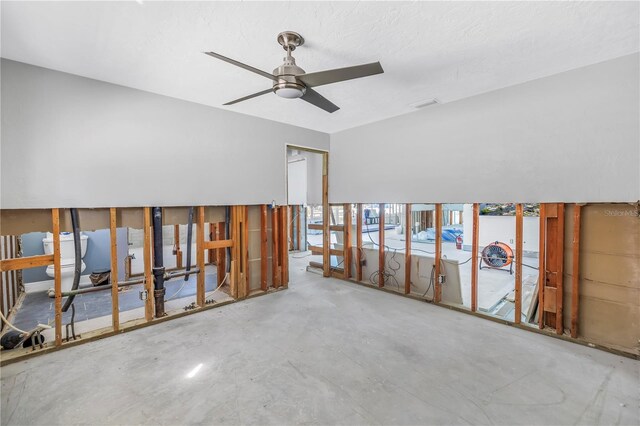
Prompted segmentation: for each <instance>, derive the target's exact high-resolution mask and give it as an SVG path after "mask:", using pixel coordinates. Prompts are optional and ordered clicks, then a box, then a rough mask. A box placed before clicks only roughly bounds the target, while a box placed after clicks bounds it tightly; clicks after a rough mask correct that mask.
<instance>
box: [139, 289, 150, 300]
mask: <svg viewBox="0 0 640 426" xmlns="http://www.w3.org/2000/svg"><path fill="white" fill-rule="evenodd" d="M148 298H149V292H148V291H147V290H142V291H141V292H140V300H143V301H144V300H147V299H148Z"/></svg>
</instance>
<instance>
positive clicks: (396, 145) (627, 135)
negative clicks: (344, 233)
mask: <svg viewBox="0 0 640 426" xmlns="http://www.w3.org/2000/svg"><path fill="white" fill-rule="evenodd" d="M638 62H639V55H638V54H633V55H629V56H624V57H621V58H618V59H614V60H611V61H607V62H603V63H600V64H596V65H591V66H588V67H584V68H580V69H576V70H572V71H568V72H565V73H561V74H556V75H553V76H550V77H545V78H541V79H539V80H534V81H531V82H528V83H525V84H520V85H516V86H512V87H509V88H505V89H501V90H496V91H493V92H489V93H486V94H482V95H478V96H475V97H472V98H468V99H463V100H460V101H456V102H451V103H449V104H443V105H437V106H432V107H427V108H425V109H424V110H420V111H417V112H415V113H412V114H407V115H402V116H398V117H395V118H391V119H388V120H384V121H379V122H376V123H372V124H368V125H365V126H362V127H358V128H354V129H350V130H345V131H343V132H339V133H336V134H332V135H331V161H330V162H329V200H330V202H332V203H344V202H362V203H379V202H395V203H407V202H419V201H427V202H473V201H478V202H559V201H563V202H598V201H637V200H638V199H640V167H639V166H638V164H639V163H640V133H639V127H640V118H639V116H640V111H639V103H640V96H639V83H638V75H639V72H640V70H639V66H638ZM433 95H434V94H433V93H432V94H429V96H433ZM435 95H437V94H435ZM425 96H426V95H425ZM427 97H428V96H427Z"/></svg>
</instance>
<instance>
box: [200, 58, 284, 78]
mask: <svg viewBox="0 0 640 426" xmlns="http://www.w3.org/2000/svg"><path fill="white" fill-rule="evenodd" d="M204 54H205V55H209V56H211V57H214V58H217V59H220V60H222V61H225V62H228V63H230V64H232V65H235V66H237V67H240V68H244V69H245V70H247V71H251V72H254V73H256V74H258V75H261V76H263V77H267V78H268V79H270V80H274V81H278V78H277V77H276V76H274V75H273V74H270V73H268V72H266V71H262V70H259V69H258V68H254V67H252V66H251V65H247V64H243V63H242V62H238V61H236V60H234V59H231V58H227V57H226V56H222V55H219V54H217V53H215V52H204Z"/></svg>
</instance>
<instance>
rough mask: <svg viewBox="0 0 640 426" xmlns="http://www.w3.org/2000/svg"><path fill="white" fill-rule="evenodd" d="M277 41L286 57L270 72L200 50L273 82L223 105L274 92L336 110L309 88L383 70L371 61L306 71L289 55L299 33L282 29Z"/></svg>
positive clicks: (297, 43) (298, 42)
mask: <svg viewBox="0 0 640 426" xmlns="http://www.w3.org/2000/svg"><path fill="white" fill-rule="evenodd" d="M278 43H280V45H281V46H282V47H283V48H284V50H286V51H287V56H286V57H285V58H284V63H283V64H282V65H280V66H279V67H278V68H276V69H274V70H273V73H272V74H269V73H268V72H265V71H262V70H259V69H257V68H254V67H252V66H250V65H246V64H243V63H242V62H238V61H236V60H233V59H231V58H227V57H226V56H222V55H220V54H218V53H215V52H204V53H205V54H207V55H209V56H212V57H214V58H217V59H220V60H223V61H225V62H228V63H230V64H232V65H235V66H237V67H240V68H244V69H246V70H247V71H251V72H254V73H256V74H258V75H261V76H263V77H266V78H268V79H270V80H272V81H273V87H271V88H270V89H267V90H263V91H261V92H257V93H253V94H251V95H247V96H244V97H242V98H239V99H236V100H233V101H231V102H227V103H226V104H224V105H233V104H237V103H238V102H243V101H246V100H248V99H252V98H255V97H258V96H262V95H266V94H267V93H270V92H274V93H275V94H276V95H278V96H280V97H282V98H287V99H295V98H300V99H302V100H303V101H307V102H309V103H310V104H312V105H315V106H317V107H318V108H321V109H323V110H325V111H327V112H329V113H331V112H335V111H337V110H339V109H340V108H339V107H338V106H336V105H335V104H334V103H333V102H331V101H329V100H328V99H326V98H325V97H324V96H322V95H321V94H320V93H318V92H316V91H315V90H313V89H312V87H317V86H323V85H325V84H331V83H337V82H339V81H345V80H352V79H354V78H360V77H367V76H370V75H376V74H382V73H383V72H384V70H383V69H382V66H381V65H380V62H372V63H370V64H363V65H356V66H353V67H346V68H336V69H332V70H326V71H319V72H312V73H309V74H307V73H305V71H304V70H303V69H302V68H300V67H299V66H297V65H296V60H295V59H294V57H293V56H291V52H293V51H294V50H295V49H296V47H300V46H302V45H303V44H304V39H303V38H302V36H301V35H300V34H298V33H294V32H293V31H285V32H282V33H280V34H278Z"/></svg>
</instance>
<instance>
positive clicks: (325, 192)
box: [322, 153, 331, 277]
mask: <svg viewBox="0 0 640 426" xmlns="http://www.w3.org/2000/svg"><path fill="white" fill-rule="evenodd" d="M330 208H331V207H330V206H329V154H327V153H324V154H323V155H322V226H323V230H322V274H323V276H325V277H329V276H331V255H330V253H329V250H330V249H331V233H330V231H329V226H330V223H329V221H330V219H329V210H330Z"/></svg>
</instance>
